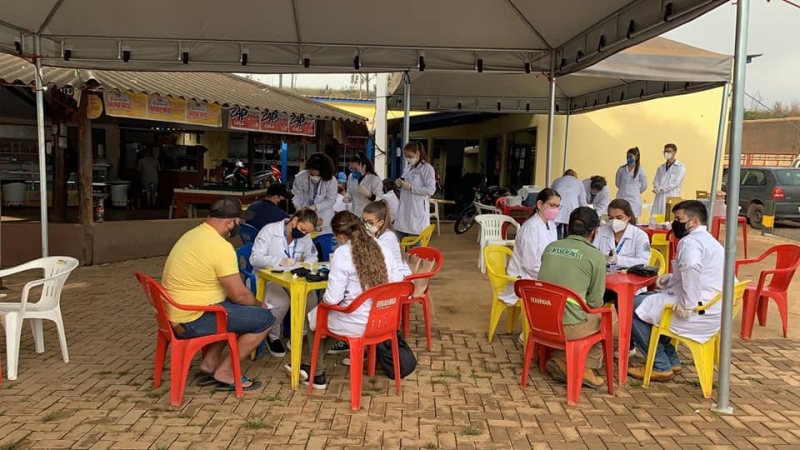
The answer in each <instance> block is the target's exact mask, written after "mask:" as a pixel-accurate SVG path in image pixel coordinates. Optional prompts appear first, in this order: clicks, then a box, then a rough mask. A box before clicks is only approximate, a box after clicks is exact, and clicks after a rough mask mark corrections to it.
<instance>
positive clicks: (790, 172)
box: [722, 166, 800, 230]
mask: <svg viewBox="0 0 800 450" xmlns="http://www.w3.org/2000/svg"><path fill="white" fill-rule="evenodd" d="M727 186H728V169H725V171H724V172H723V173H722V190H723V191H726V192H727ZM765 200H773V201H775V219H776V220H780V219H788V220H800V168H794V167H762V166H757V167H742V173H741V177H740V178H739V206H741V207H742V210H741V212H740V214H741V215H743V216H746V217H747V219H748V222H749V223H750V226H752V227H753V228H755V229H757V230H760V229H761V226H762V225H761V221H762V219H763V218H764V214H765V213H766V204H765V202H764V201H765Z"/></svg>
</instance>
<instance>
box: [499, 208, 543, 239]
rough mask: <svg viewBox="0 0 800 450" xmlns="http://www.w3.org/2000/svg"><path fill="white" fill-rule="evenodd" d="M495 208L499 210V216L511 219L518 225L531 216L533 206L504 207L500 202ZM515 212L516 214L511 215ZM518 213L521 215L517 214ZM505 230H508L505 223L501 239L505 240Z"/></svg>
mask: <svg viewBox="0 0 800 450" xmlns="http://www.w3.org/2000/svg"><path fill="white" fill-rule="evenodd" d="M497 208H498V209H499V210H500V214H502V215H504V216H508V217H511V218H512V219H514V220H516V221H517V223H518V224H520V225H522V224H523V223H525V221H526V220H528V219H529V218H530V217H531V214H533V210H534V209H535V208H534V207H533V206H506V205H505V204H501V202H497ZM515 212H516V213H518V214H516V215H515V214H513V213H515ZM520 212H521V213H522V214H519V213H520ZM506 230H508V224H507V223H506V224H503V230H502V233H503V239H505V236H506Z"/></svg>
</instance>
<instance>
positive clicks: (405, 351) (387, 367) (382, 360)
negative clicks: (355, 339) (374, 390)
mask: <svg viewBox="0 0 800 450" xmlns="http://www.w3.org/2000/svg"><path fill="white" fill-rule="evenodd" d="M397 346H398V348H399V354H400V377H401V378H405V377H407V376H409V375H411V374H412V373H414V369H416V368H417V358H416V357H415V356H414V352H412V351H411V347H409V346H408V343H407V342H406V340H405V339H403V335H402V334H401V333H400V332H399V331H398V332H397ZM375 347H376V348H375V358H376V359H377V361H378V364H379V365H380V366H381V367H382V368H383V371H384V372H385V373H386V376H387V377H389V379H390V380H394V358H393V357H392V341H391V340H388V339H387V340H385V341H383V342H381V343H380V344H378V345H376V346H375Z"/></svg>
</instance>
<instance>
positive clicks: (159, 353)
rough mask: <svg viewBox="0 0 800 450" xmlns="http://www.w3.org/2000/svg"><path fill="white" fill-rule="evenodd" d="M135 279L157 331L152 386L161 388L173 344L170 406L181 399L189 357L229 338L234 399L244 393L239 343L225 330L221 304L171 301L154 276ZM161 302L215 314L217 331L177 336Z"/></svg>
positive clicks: (226, 321)
mask: <svg viewBox="0 0 800 450" xmlns="http://www.w3.org/2000/svg"><path fill="white" fill-rule="evenodd" d="M136 279H137V280H138V281H139V284H140V285H141V286H142V290H143V291H144V294H145V296H146V297H147V300H148V301H149V302H150V306H152V307H153V311H154V312H155V315H156V321H157V322H158V331H157V333H156V363H155V364H156V365H155V373H154V374H153V388H154V389H158V388H159V387H161V374H162V372H163V371H164V360H165V359H166V356H167V347H169V346H170V344H172V350H171V351H170V369H169V403H170V404H171V405H172V406H175V407H180V406H181V403H182V401H183V391H184V389H185V387H186V378H187V377H188V375H189V367H190V366H191V364H192V358H194V355H195V353H197V351H198V350H203V349H204V347H205V346H207V345H209V344H213V343H215V342H220V341H228V346H230V350H231V360H232V361H233V379H234V386H235V392H236V398H241V397H242V395H244V390H243V389H242V370H241V368H240V367H239V357H238V356H239V345H238V343H237V340H236V334H235V333H228V332H227V331H226V330H227V326H228V315H227V313H226V312H225V308H223V307H222V306H188V305H181V304H179V303H176V302H175V301H174V300H172V299H171V298H170V296H169V294H167V292H166V291H165V290H164V288H163V287H161V285H160V284H159V283H158V282H157V281H156V280H154V279H152V278H150V277H149V276H147V275H145V274H143V273H138V272H137V273H136ZM164 302H168V303H169V304H170V305H172V306H173V307H174V308H178V309H181V310H183V311H202V312H213V313H216V315H217V333H216V334H211V335H208V336H202V337H197V338H191V339H178V337H177V336H175V332H174V331H173V330H172V325H171V324H170V321H169V317H168V316H167V309H166V308H165V307H164Z"/></svg>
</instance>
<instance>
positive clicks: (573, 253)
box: [539, 236, 606, 325]
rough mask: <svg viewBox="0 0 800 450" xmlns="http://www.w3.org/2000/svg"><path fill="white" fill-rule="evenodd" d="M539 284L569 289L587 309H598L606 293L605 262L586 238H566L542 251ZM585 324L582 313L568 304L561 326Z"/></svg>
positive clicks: (572, 304) (579, 308)
mask: <svg viewBox="0 0 800 450" xmlns="http://www.w3.org/2000/svg"><path fill="white" fill-rule="evenodd" d="M539 280H540V281H546V282H548V283H554V284H557V285H559V286H563V287H565V288H569V289H571V290H573V291H575V292H576V293H577V294H579V295H581V296H583V299H584V301H586V303H587V304H588V305H589V307H590V308H598V307H600V306H603V294H604V293H605V290H606V259H605V257H604V256H603V254H602V253H600V251H599V250H597V248H595V246H594V245H592V243H591V242H589V241H587V240H586V238H584V237H580V236H569V237H567V238H566V239H561V240H559V241H555V242H552V243H550V245H548V246H547V247H545V249H544V254H543V255H542V267H541V269H540V270H539ZM584 321H586V313H585V312H584V311H583V309H581V307H580V306H578V305H576V304H574V303H571V302H567V306H566V310H565V311H564V325H575V324H578V323H582V322H584Z"/></svg>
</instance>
